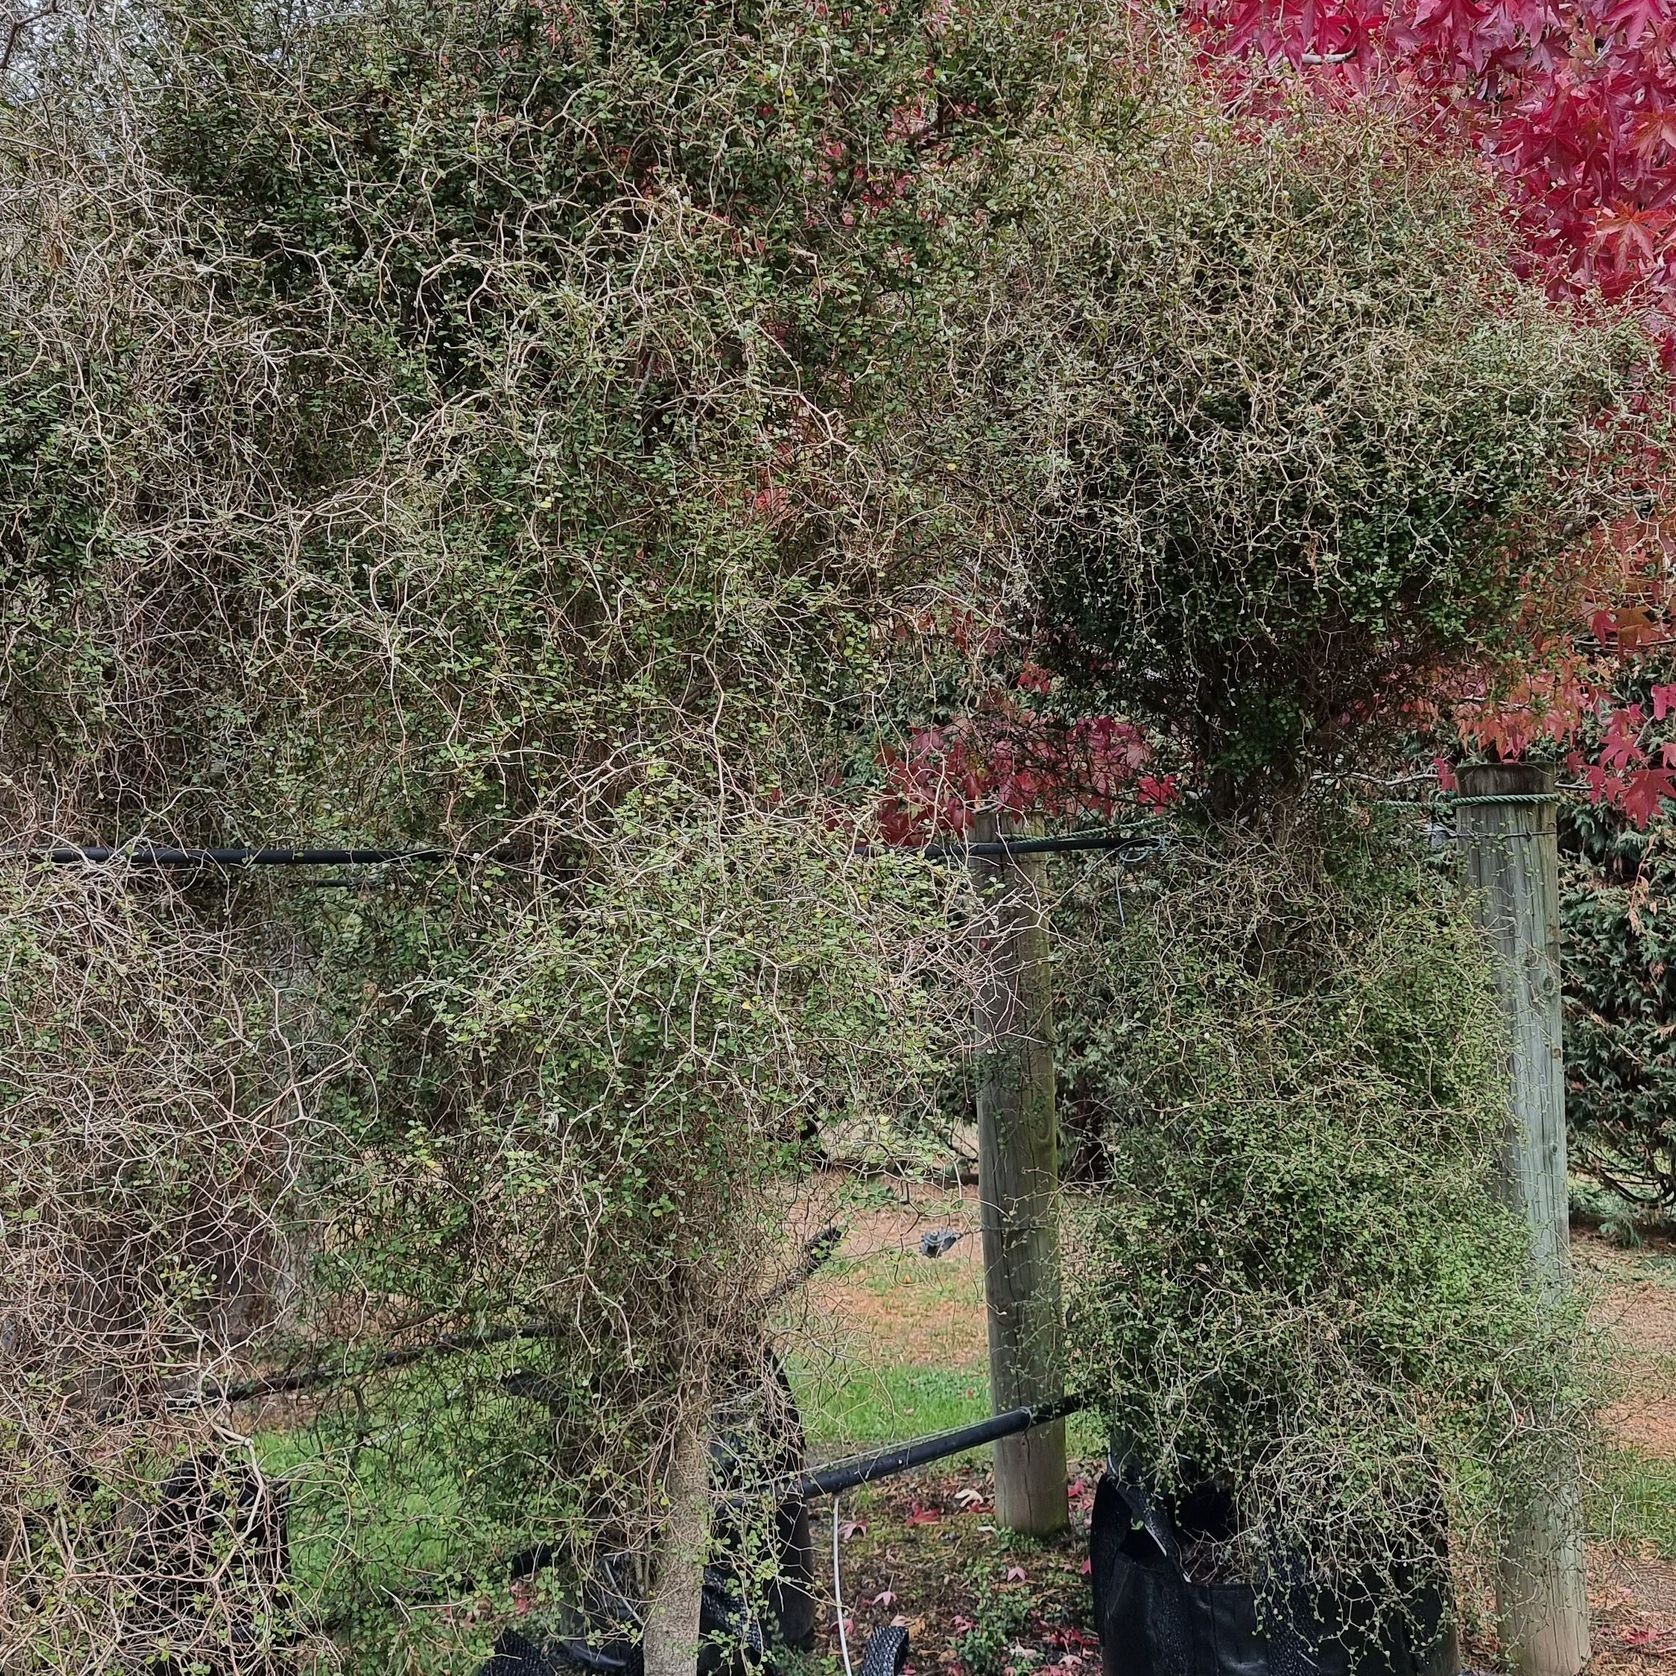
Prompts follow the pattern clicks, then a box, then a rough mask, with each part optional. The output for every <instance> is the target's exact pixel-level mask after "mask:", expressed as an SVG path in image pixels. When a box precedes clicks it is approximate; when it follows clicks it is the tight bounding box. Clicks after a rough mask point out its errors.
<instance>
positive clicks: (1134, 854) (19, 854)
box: [4, 798, 1509, 872]
mask: <svg viewBox="0 0 1676 1676" xmlns="http://www.w3.org/2000/svg"><path fill="white" fill-rule="evenodd" d="M1460 801H1462V802H1469V801H1471V799H1466V798H1463V799H1461V800H1460ZM1491 801H1495V802H1502V801H1509V800H1507V799H1499V798H1498V799H1492V800H1491ZM1173 842H1174V840H1172V839H1171V838H1169V837H1168V836H1167V835H1165V834H1161V833H1140V834H1137V833H1133V832H1071V833H1066V834H1064V835H1063V836H1061V837H1056V838H1001V839H996V840H994V841H993V842H985V843H978V844H951V843H937V844H922V845H919V846H917V847H908V846H905V845H904V846H896V845H889V846H884V845H870V846H864V847H863V848H861V849H860V850H859V851H858V853H859V854H863V855H870V856H886V855H902V856H916V855H917V856H922V857H923V858H924V859H925V860H927V861H951V862H963V861H967V860H973V859H978V860H1005V859H1007V858H1009V857H1012V856H1032V855H1068V854H1073V853H1076V852H1079V851H1096V852H1097V851H1118V852H1128V853H1127V855H1126V857H1124V858H1123V859H1125V861H1126V864H1130V865H1132V864H1133V863H1134V862H1135V861H1139V860H1143V859H1145V858H1146V857H1147V856H1150V855H1155V854H1157V853H1159V852H1161V851H1162V850H1165V849H1167V848H1169V847H1170V845H1171V844H1172V843H1173ZM4 859H7V860H12V861H24V862H39V863H44V864H46V865H48V866H54V867H76V866H93V867H104V866H111V865H125V866H129V867H157V868H190V867H198V868H210V867H214V868H241V867H385V866H430V867H447V866H505V865H507V864H508V863H516V862H528V861H529V860H530V856H529V852H528V851H527V850H519V851H513V850H511V849H508V848H490V849H486V850H448V849H440V848H428V849H408V850H398V849H373V848H350V849H290V848H283V847H278V846H269V847H264V848H244V847H241V846H236V845H234V846H218V847H215V848H208V849H190V848H175V847H172V846H168V845H158V844H134V845H128V844H58V845H54V846H52V847H50V848H47V849H37V850H19V851H13V852H11V853H10V854H9V855H7V856H5V858H4ZM556 866H557V869H558V870H559V871H561V872H579V871H581V864H580V863H579V862H574V861H571V862H561V863H557V864H556Z"/></svg>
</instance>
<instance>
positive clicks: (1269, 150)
mask: <svg viewBox="0 0 1676 1676" xmlns="http://www.w3.org/2000/svg"><path fill="white" fill-rule="evenodd" d="M1166 85H1167V84H1166ZM1140 108H1142V109H1144V110H1145V111H1146V115H1145V118H1144V129H1145V132H1144V134H1143V133H1142V132H1141V131H1139V125H1136V126H1132V127H1131V128H1129V129H1128V130H1124V129H1122V128H1121V127H1118V126H1116V125H1115V124H1116V119H1115V118H1110V119H1107V121H1106V122H1105V124H1104V125H1103V126H1097V127H1096V129H1095V131H1094V132H1093V134H1092V136H1091V137H1090V136H1088V135H1086V134H1084V135H1083V136H1081V137H1073V138H1071V139H1068V140H1066V139H1062V140H1059V141H1056V142H1054V143H1052V144H1050V145H1045V146H1043V147H1041V148H1040V149H1038V150H1037V151H1036V152H1034V153H1033V154H1032V165H1031V166H1030V167H1027V168H1025V169H1023V170H1021V171H1020V173H1019V175H1018V177H1017V178H1018V180H1019V181H1020V183H1021V187H1020V189H1021V190H1022V191H1025V192H1028V193H1029V194H1031V195H1032V197H1033V198H1034V199H1035V200H1036V203H1037V212H1036V213H1032V214H1031V215H1029V216H1028V217H1026V218H1021V220H1020V221H1019V223H1018V225H1017V227H1016V229H1015V232H1014V234H1013V237H1012V239H1011V241H1010V243H1008V244H1007V245H1006V246H1005V248H1004V249H1003V251H1002V252H1001V255H1000V258H999V260H998V263H997V273H996V278H995V281H994V291H993V292H992V293H991V294H990V295H989V296H988V297H987V298H986V299H985V303H984V312H983V314H982V316H981V319H977V320H975V322H974V333H973V339H972V341H973V343H974V344H975V345H977V348H976V349H975V351H974V353H973V355H972V357H971V361H970V363H969V370H968V380H969V381H968V383H967V386H966V389H965V394H964V398H963V400H964V402H965V404H966V405H965V408H964V409H963V408H962V405H961V403H959V402H957V403H956V404H954V405H955V408H956V411H957V412H961V413H963V416H964V418H965V419H966V421H967V426H966V440H965V443H964V446H966V447H970V448H973V449H975V451H976V453H977V455H978V456H979V457H980V458H983V459H985V460H986V461H987V462H988V464H987V465H986V466H985V467H984V468H983V471H984V475H985V477H986V478H987V479H989V480H991V481H993V482H995V483H998V484H1006V485H1008V489H1009V490H1010V492H1011V493H1012V494H1013V495H1014V496H1015V497H1016V499H1015V500H1014V502H1013V513H1014V518H1013V523H1012V529H1013V534H1014V541H1015V546H1016V553H1017V556H1018V559H1019V561H1020V565H1021V572H1020V575H1021V582H1022V586H1023V590H1024V594H1025V597H1026V600H1027V602H1028V609H1029V612H1030V614H1031V616H1032V618H1033V621H1034V629H1035V634H1036V644H1035V646H1034V648H1033V650H1034V654H1035V655H1036V656H1037V657H1038V658H1039V659H1040V660H1041V661H1042V662H1044V663H1046V664H1047V665H1048V666H1049V667H1050V668H1051V669H1052V670H1054V671H1055V672H1056V673H1058V674H1059V675H1060V676H1061V678H1062V686H1061V692H1060V698H1061V701H1062V702H1063V703H1065V704H1066V705H1068V706H1069V707H1071V708H1073V709H1080V710H1082V711H1084V712H1086V711H1087V710H1088V709H1090V708H1109V709H1112V710H1115V711H1116V712H1118V713H1119V714H1121V715H1125V716H1128V717H1129V718H1131V719H1132V720H1134V721H1137V722H1140V723H1142V724H1144V725H1148V726H1152V727H1156V728H1158V729H1159V730H1161V731H1162V732H1163V733H1164V734H1165V735H1166V736H1167V737H1168V738H1169V739H1170V740H1172V741H1173V742H1174V744H1175V746H1176V749H1177V752H1178V753H1179V754H1180V756H1181V757H1182V758H1183V759H1184V760H1185V761H1186V762H1187V763H1188V764H1189V765H1191V766H1192V767H1193V768H1194V769H1195V770H1196V771H1197V772H1198V773H1199V774H1200V775H1201V776H1203V779H1204V782H1205V783H1206V785H1207V786H1208V790H1209V793H1210V797H1211V801H1212V805H1213V807H1214V808H1215V809H1216V810H1217V811H1218V812H1220V813H1223V814H1227V813H1236V812H1238V813H1242V814H1249V813H1251V812H1252V811H1253V810H1254V809H1255V808H1256V806H1257V805H1258V804H1259V803H1260V802H1261V801H1262V800H1263V799H1264V798H1266V797H1272V796H1274V795H1276V794H1277V793H1284V792H1285V791H1286V790H1287V789H1288V788H1290V787H1293V786H1295V785H1296V784H1297V782H1298V781H1299V779H1300V777H1301V776H1303V775H1305V774H1307V773H1308V772H1309V771H1311V770H1312V769H1320V768H1332V767H1335V766H1342V765H1344V764H1345V763H1346V762H1352V764H1353V765H1354V763H1353V753H1355V752H1357V751H1361V752H1363V753H1365V754H1371V755H1374V756H1377V755H1379V754H1380V752H1381V749H1382V748H1389V747H1390V745H1391V744H1392V743H1393V742H1394V741H1396V740H1398V739H1400V738H1401V737H1402V735H1403V733H1404V732H1405V730H1412V729H1413V728H1414V727H1415V726H1416V724H1417V722H1418V721H1419V720H1420V718H1421V717H1422V716H1423V715H1424V714H1425V707H1426V706H1427V705H1428V704H1430V703H1431V702H1433V701H1434V700H1435V699H1436V697H1437V696H1438V694H1439V692H1440V690H1442V689H1446V688H1447V687H1448V685H1449V684H1450V683H1451V682H1453V681H1458V680H1459V679H1460V678H1461V674H1462V671H1463V669H1465V668H1471V667H1475V666H1477V667H1482V666H1484V665H1492V666H1493V665H1494V664H1495V662H1496V660H1497V659H1500V658H1504V657H1506V656H1509V655H1513V654H1516V653H1518V652H1519V651H1520V650H1522V649H1523V648H1524V647H1526V646H1528V637H1529V634H1530V633H1531V625H1532V622H1533V620H1540V618H1541V616H1542V613H1543V610H1544V608H1545V607H1546V608H1547V609H1550V610H1551V609H1552V608H1553V607H1554V605H1555V603H1556V600H1557V599H1558V598H1559V596H1561V595H1568V591H1569V588H1570V585H1571V583H1572V581H1573V578H1574V571H1575V564H1574V559H1573V556H1572V555H1573V548H1574V546H1575V543H1576V540H1577V537H1578V534H1579V532H1580V531H1582V530H1583V529H1585V528H1587V527H1589V525H1590V524H1591V523H1592V522H1593V521H1595V520H1597V519H1598V518H1600V517H1601V516H1603V515H1604V514H1605V513H1606V512H1607V511H1609V510H1610V509H1611V508H1613V507H1614V506H1616V505H1618V504H1620V503H1621V502H1620V497H1621V494H1622V492H1623V488H1624V484H1625V482H1626V481H1627V479H1626V478H1625V477H1624V476H1623V473H1624V472H1625V471H1626V469H1628V468H1630V467H1631V466H1632V463H1633V461H1632V456H1633V448H1634V445H1635V439H1637V438H1638V437H1639V435H1640V427H1639V421H1636V422H1634V423H1628V422H1627V421H1628V420H1629V414H1630V408H1631V406H1632V405H1633V401H1634V393H1635V389H1636V386H1637V382H1638V381H1639V380H1640V379H1641V378H1642V376H1643V371H1644V368H1645V362H1646V356H1647V351H1646V349H1645V345H1644V341H1643V340H1642V338H1641V337H1640V335H1639V333H1638V332H1637V330H1636V329H1635V328H1634V326H1633V325H1632V324H1630V323H1629V322H1627V321H1616V320H1613V319H1612V318H1610V317H1597V318H1593V319H1589V320H1584V319H1581V318H1578V317H1576V316H1574V315H1572V314H1569V313H1567V312H1565V311H1563V310H1561V309H1560V308H1558V307H1557V306H1555V305H1552V304H1550V303H1549V302H1547V301H1545V300H1544V299H1543V298H1542V297H1541V296H1540V295H1539V294H1537V293H1536V292H1535V291H1534V289H1533V288H1532V287H1530V286H1529V285H1528V284H1526V283H1525V282H1524V281H1523V280H1522V279H1520V278H1519V277H1518V275H1517V274H1516V272H1515V267H1514V263H1513V261H1512V259H1511V257H1512V252H1511V251H1510V250H1509V248H1508V247H1507V246H1506V244H1505V242H1504V241H1503V239H1502V237H1501V235H1500V234H1499V233H1498V232H1497V231H1496V230H1495V229H1496V227H1497V223H1496V222H1495V220H1494V218H1493V217H1492V216H1491V215H1490V213H1489V211H1488V208H1487V205H1486V201H1485V194H1484V189H1483V187H1482V184H1481V183H1475V181H1474V178H1473V176H1472V175H1471V173H1470V171H1469V170H1467V169H1466V168H1464V167H1455V166H1451V165H1448V164H1445V163H1443V162H1440V161H1439V160H1438V159H1437V158H1436V157H1435V156H1433V155H1431V154H1430V153H1428V152H1426V151H1424V150H1423V149H1422V148H1421V147H1420V146H1418V145H1417V144H1416V143H1415V142H1414V141H1413V140H1411V139H1410V138H1407V137H1405V136H1404V135H1402V134H1401V133H1400V132H1399V131H1398V130H1397V129H1396V128H1394V127H1393V126H1391V125H1389V124H1387V123H1386V122H1384V121H1382V120H1380V119H1379V118H1378V117H1377V116H1374V115H1371V114H1369V113H1366V112H1361V113H1356V112H1344V111H1340V110H1333V109H1328V108H1325V107H1323V106H1320V105H1318V104H1315V103H1308V104H1305V105H1302V106H1300V108H1298V109H1297V110H1295V111H1285V112H1282V113H1279V114H1277V115H1274V116H1273V117H1272V118H1270V119H1268V120H1265V121H1262V122H1245V121H1242V122H1239V123H1235V122H1233V121H1231V120H1230V119H1229V118H1228V117H1227V116H1226V115H1225V114H1223V113H1220V112H1219V111H1217V110H1216V109H1214V108H1212V107H1210V106H1209V105H1208V104H1206V103H1204V102H1200V101H1199V100H1197V99H1195V98H1194V97H1193V96H1192V95H1191V94H1185V95H1180V96H1177V97H1176V100H1175V104H1174V105H1173V106H1172V104H1171V102H1170V97H1169V96H1168V95H1166V96H1164V97H1162V98H1159V97H1154V99H1153V100H1152V101H1151V103H1150V106H1143V107H1140ZM1127 114H1128V116H1129V120H1130V122H1131V123H1132V124H1136V116H1135V110H1134V109H1133V108H1131V109H1129V111H1128V113H1127ZM1114 133H1116V134H1118V135H1120V138H1119V139H1118V141H1117V143H1116V145H1115V146H1114V144H1113V142H1112V138H1111V136H1112V135H1113V134H1114ZM959 446H962V445H951V451H957V450H958V447H959Z"/></svg>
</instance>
